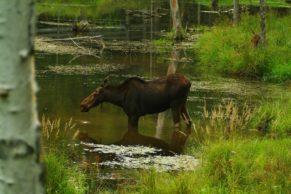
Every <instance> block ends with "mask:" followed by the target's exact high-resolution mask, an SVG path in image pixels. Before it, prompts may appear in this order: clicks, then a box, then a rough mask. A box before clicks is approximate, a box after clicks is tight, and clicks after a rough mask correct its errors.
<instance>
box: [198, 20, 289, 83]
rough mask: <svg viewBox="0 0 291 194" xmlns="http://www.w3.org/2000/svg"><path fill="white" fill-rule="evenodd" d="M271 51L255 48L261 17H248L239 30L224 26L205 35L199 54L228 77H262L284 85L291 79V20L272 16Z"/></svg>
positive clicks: (238, 26) (270, 28)
mask: <svg viewBox="0 0 291 194" xmlns="http://www.w3.org/2000/svg"><path fill="white" fill-rule="evenodd" d="M266 21H267V24H266V25H267V47H266V48H262V47H261V45H258V46H257V47H256V48H254V47H253V46H252V44H251V39H252V36H253V34H252V31H255V32H259V29H260V28H259V23H260V22H259V17H258V16H248V15H244V16H243V17H242V19H241V22H240V24H239V25H237V26H233V25H230V24H229V23H223V24H220V25H218V26H215V27H213V29H212V31H210V32H206V33H204V34H203V35H201V37H200V39H199V40H198V44H197V45H196V46H197V50H198V56H199V59H200V62H201V64H202V65H207V66H208V67H209V69H211V70H213V71H218V72H220V73H225V74H235V75H240V76H248V77H261V78H262V79H264V80H267V81H275V82H282V81H286V80H290V79H291V71H290V70H291V44H290V43H291V37H290V36H289V34H290V33H291V28H290V26H291V16H286V17H282V18H277V17H273V16H268V17H267V19H266Z"/></svg>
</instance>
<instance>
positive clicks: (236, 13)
mask: <svg viewBox="0 0 291 194" xmlns="http://www.w3.org/2000/svg"><path fill="white" fill-rule="evenodd" d="M238 21H239V0H233V23H234V24H235V25H236V24H237V23H238Z"/></svg>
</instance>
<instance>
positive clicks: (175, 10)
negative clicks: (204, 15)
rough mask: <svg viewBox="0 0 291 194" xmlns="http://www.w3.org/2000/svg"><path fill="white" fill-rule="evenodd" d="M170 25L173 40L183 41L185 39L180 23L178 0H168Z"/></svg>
mask: <svg viewBox="0 0 291 194" xmlns="http://www.w3.org/2000/svg"><path fill="white" fill-rule="evenodd" d="M170 7H171V15H172V24H173V31H174V39H175V40H178V41H179V40H183V39H184V38H185V37H184V36H185V33H184V29H183V26H182V21H181V14H180V10H179V3H178V0H170Z"/></svg>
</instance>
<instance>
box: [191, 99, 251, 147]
mask: <svg viewBox="0 0 291 194" xmlns="http://www.w3.org/2000/svg"><path fill="white" fill-rule="evenodd" d="M253 115H254V110H253V108H251V107H250V106H248V105H247V104H244V105H243V106H242V107H239V106H238V105H237V104H236V103H234V101H232V100H230V101H227V102H226V103H224V104H220V105H218V106H216V107H214V108H213V109H212V110H211V111H208V110H207V105H206V104H205V105H204V111H203V114H202V118H201V119H200V120H198V121H196V122H194V123H195V125H194V130H193V131H194V132H193V134H192V135H191V143H193V144H195V145H201V144H209V143H211V142H215V141H220V140H226V139H229V138H237V137H239V136H241V135H245V134H246V133H247V132H248V129H249V128H248V127H249V125H250V123H251V119H252V117H253Z"/></svg>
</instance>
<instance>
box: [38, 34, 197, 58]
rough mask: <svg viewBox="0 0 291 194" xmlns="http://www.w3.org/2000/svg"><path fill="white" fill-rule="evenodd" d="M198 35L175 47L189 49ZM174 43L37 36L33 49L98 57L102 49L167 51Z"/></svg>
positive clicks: (93, 37)
mask: <svg viewBox="0 0 291 194" xmlns="http://www.w3.org/2000/svg"><path fill="white" fill-rule="evenodd" d="M197 38H198V35H194V34H193V35H189V39H188V40H187V41H185V42H181V43H176V44H175V46H176V48H177V49H189V48H191V47H192V45H193V42H194V41H196V40H197ZM173 46H174V45H173V44H172V43H171V41H168V43H166V44H156V43H155V42H153V41H150V40H142V41H117V40H112V41H104V40H103V39H102V37H101V36H92V37H90V36H85V37H72V38H70V37H68V38H64V39H52V38H48V37H43V36H37V37H36V39H35V50H36V51H37V52H46V53H58V54H70V55H91V56H95V57H100V56H101V55H102V53H103V52H104V51H122V52H124V53H131V52H139V53H150V52H152V53H160V52H161V51H169V50H170V49H171V48H172V47H173Z"/></svg>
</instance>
